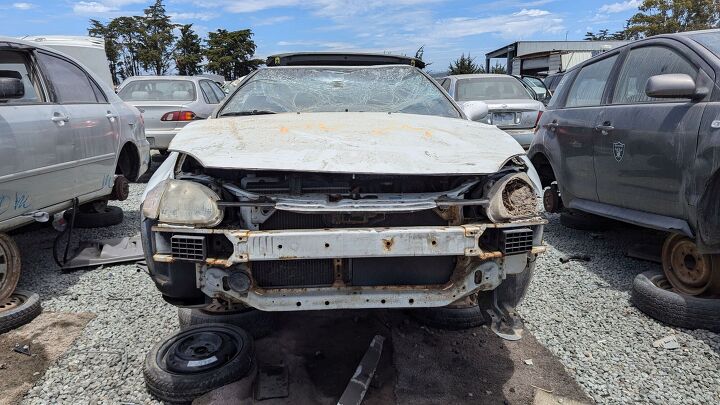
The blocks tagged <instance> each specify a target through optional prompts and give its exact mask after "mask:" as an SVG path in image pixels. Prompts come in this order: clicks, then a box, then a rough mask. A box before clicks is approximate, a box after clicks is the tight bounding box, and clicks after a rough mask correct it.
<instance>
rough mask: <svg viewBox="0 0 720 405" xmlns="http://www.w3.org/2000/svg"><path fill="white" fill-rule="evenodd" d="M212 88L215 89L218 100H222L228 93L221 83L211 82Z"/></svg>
mask: <svg viewBox="0 0 720 405" xmlns="http://www.w3.org/2000/svg"><path fill="white" fill-rule="evenodd" d="M210 88H212V89H213V91H214V92H215V95H216V96H217V98H218V100H222V99H224V98H225V96H226V94H225V92H224V91H223V89H222V88H221V87H220V85H219V84H217V83H215V82H210Z"/></svg>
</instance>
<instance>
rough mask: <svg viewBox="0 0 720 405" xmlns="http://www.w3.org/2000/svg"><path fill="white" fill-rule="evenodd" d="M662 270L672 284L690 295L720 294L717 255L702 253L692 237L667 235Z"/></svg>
mask: <svg viewBox="0 0 720 405" xmlns="http://www.w3.org/2000/svg"><path fill="white" fill-rule="evenodd" d="M662 263H663V272H664V273H665V277H667V280H668V281H669V282H670V284H671V285H672V286H673V287H674V288H675V289H676V290H677V291H678V292H681V293H685V294H688V295H701V294H717V293H720V288H719V287H720V274H719V273H720V266H718V264H719V263H720V261H718V258H717V257H714V256H713V255H707V254H702V253H700V251H699V250H698V248H697V245H696V244H695V242H693V241H692V240H691V239H690V238H688V237H685V236H682V235H677V234H673V235H670V236H668V238H667V239H666V240H665V244H664V245H663V251H662Z"/></svg>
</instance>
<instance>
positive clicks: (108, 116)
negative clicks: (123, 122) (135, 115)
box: [105, 111, 117, 122]
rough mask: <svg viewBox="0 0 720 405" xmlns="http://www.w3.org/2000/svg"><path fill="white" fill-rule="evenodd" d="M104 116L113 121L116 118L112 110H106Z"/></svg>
mask: <svg viewBox="0 0 720 405" xmlns="http://www.w3.org/2000/svg"><path fill="white" fill-rule="evenodd" d="M105 117H106V118H107V119H109V120H110V122H115V118H117V114H113V113H112V111H108V112H107V114H105Z"/></svg>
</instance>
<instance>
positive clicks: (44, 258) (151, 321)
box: [15, 184, 178, 404]
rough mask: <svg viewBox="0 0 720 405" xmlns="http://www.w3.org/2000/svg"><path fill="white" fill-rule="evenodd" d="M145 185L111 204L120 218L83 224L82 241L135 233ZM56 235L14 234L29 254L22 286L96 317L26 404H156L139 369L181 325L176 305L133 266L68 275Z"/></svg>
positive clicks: (56, 305) (62, 307) (51, 305)
mask: <svg viewBox="0 0 720 405" xmlns="http://www.w3.org/2000/svg"><path fill="white" fill-rule="evenodd" d="M144 188H145V185H144V184H131V185H130V192H131V195H130V198H129V199H128V200H126V201H124V202H120V203H118V202H114V203H113V204H114V205H118V206H121V207H122V208H123V209H124V210H125V220H124V221H123V223H122V224H120V225H117V226H113V227H110V228H105V229H97V230H93V229H86V230H83V231H82V236H83V239H101V238H108V237H121V236H131V235H134V234H136V233H137V232H138V229H139V218H140V216H139V212H138V202H139V199H140V195H141V193H142V191H143V190H144ZM56 234H57V233H56V232H55V231H53V230H46V229H43V230H35V231H32V232H28V233H22V234H19V235H16V236H15V239H16V241H17V242H18V245H19V246H20V249H21V251H22V254H23V256H22V257H23V274H22V278H21V280H20V287H21V288H25V289H28V290H32V291H35V292H38V293H39V294H40V297H41V298H42V300H43V302H42V305H43V309H44V310H46V311H70V312H93V313H95V314H96V315H97V316H96V318H95V319H94V320H92V321H91V322H90V323H89V324H88V326H87V327H86V328H85V330H84V331H83V334H82V335H81V336H80V338H78V340H77V341H76V342H75V344H74V346H73V347H72V348H71V349H70V350H69V351H68V353H66V355H65V356H63V357H62V358H61V359H60V361H59V362H58V364H56V365H55V366H53V367H50V368H49V369H48V370H47V372H46V373H45V376H44V377H43V378H42V379H41V380H40V381H39V382H38V383H37V384H36V385H35V387H33V388H32V389H31V390H30V391H29V392H28V394H27V395H26V396H25V399H24V401H23V403H26V404H47V403H53V404H54V403H68V404H71V403H72V404H88V403H90V404H119V403H158V402H156V401H154V400H152V399H151V397H150V395H149V394H148V393H147V392H146V391H145V385H144V382H143V377H142V372H141V370H142V368H141V367H142V362H143V360H144V358H145V354H146V353H147V352H148V350H149V349H150V347H151V346H152V345H154V344H155V343H156V342H158V341H160V340H162V339H163V337H165V336H168V335H170V334H172V333H173V332H174V331H175V330H177V327H178V324H177V312H176V310H175V308H174V307H173V306H171V305H169V304H166V303H165V302H164V301H163V300H162V298H161V297H160V294H159V293H158V292H157V290H156V289H155V286H154V285H153V283H152V281H151V280H150V278H149V277H148V276H147V275H146V274H145V273H143V272H142V271H139V268H138V267H137V266H136V265H134V264H131V265H113V266H107V267H105V268H103V269H94V270H89V271H76V272H72V273H67V274H62V273H61V272H60V271H59V270H58V268H57V266H56V265H55V263H53V261H52V259H51V257H52V256H51V255H52V253H51V252H52V243H53V239H54V238H55V235H56Z"/></svg>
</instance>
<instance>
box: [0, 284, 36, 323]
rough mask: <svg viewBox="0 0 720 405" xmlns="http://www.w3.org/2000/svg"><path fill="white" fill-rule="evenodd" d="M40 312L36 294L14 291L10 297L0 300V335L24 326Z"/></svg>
mask: <svg viewBox="0 0 720 405" xmlns="http://www.w3.org/2000/svg"><path fill="white" fill-rule="evenodd" d="M40 312H42V308H41V307H40V296H39V295H37V293H33V292H30V291H23V290H15V292H14V293H13V294H12V295H10V297H8V298H6V299H4V300H0V334H2V333H5V332H8V331H11V330H13V329H15V328H18V327H20V326H22V325H25V324H26V323H28V322H30V321H32V320H33V319H35V317H37V316H38V315H40Z"/></svg>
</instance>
